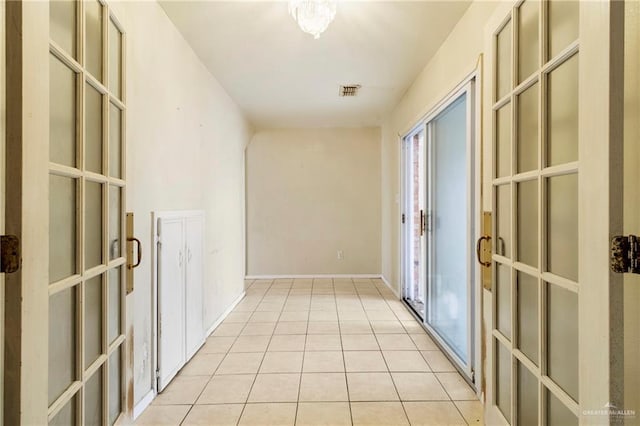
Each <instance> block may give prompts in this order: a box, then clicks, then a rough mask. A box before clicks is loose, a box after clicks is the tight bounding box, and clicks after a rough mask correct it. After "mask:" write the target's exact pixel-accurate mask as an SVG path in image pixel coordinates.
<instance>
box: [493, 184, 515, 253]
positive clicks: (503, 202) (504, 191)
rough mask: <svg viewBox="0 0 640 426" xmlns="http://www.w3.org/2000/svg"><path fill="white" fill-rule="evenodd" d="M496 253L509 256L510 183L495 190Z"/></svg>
mask: <svg viewBox="0 0 640 426" xmlns="http://www.w3.org/2000/svg"><path fill="white" fill-rule="evenodd" d="M496 234H497V235H498V239H497V241H496V242H495V243H494V247H495V252H496V254H499V255H502V256H505V257H511V185H502V186H499V187H497V190H496Z"/></svg>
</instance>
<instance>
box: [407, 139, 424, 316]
mask: <svg viewBox="0 0 640 426" xmlns="http://www.w3.org/2000/svg"><path fill="white" fill-rule="evenodd" d="M425 145H426V144H425V132H424V131H423V130H421V131H419V132H418V133H416V134H414V135H413V136H410V138H409V139H407V140H406V147H407V149H406V162H407V176H406V179H407V188H408V191H407V195H408V196H407V199H406V202H407V211H408V212H409V214H408V215H407V218H408V220H407V225H408V226H407V228H406V232H407V234H406V241H407V254H408V256H407V257H408V262H407V272H406V273H407V282H406V284H407V285H406V290H405V294H404V298H405V300H406V301H407V303H408V304H409V305H411V307H412V308H413V309H414V310H415V311H416V313H417V314H418V315H419V316H420V318H424V311H425V291H426V284H425V279H426V278H425V271H426V268H425V267H424V266H425V265H424V259H425V258H426V255H425V253H426V248H425V238H424V237H423V233H422V224H423V219H422V218H426V211H427V207H426V200H425V191H423V189H424V186H423V185H422V184H421V182H426V176H425V161H424V158H425Z"/></svg>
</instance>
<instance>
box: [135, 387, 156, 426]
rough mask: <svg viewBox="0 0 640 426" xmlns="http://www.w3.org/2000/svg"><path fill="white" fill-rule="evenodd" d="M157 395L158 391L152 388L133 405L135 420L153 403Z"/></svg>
mask: <svg viewBox="0 0 640 426" xmlns="http://www.w3.org/2000/svg"><path fill="white" fill-rule="evenodd" d="M155 397H156V393H155V392H154V391H153V389H151V390H150V391H149V392H148V393H147V394H146V395H145V396H144V397H143V398H142V399H141V400H140V402H138V403H137V404H136V405H135V406H134V407H133V420H135V419H137V418H138V417H140V414H142V412H143V411H144V410H146V409H147V407H148V406H149V405H150V404H151V402H152V401H153V399H154V398H155Z"/></svg>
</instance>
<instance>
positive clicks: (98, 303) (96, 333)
mask: <svg viewBox="0 0 640 426" xmlns="http://www.w3.org/2000/svg"><path fill="white" fill-rule="evenodd" d="M84 290H85V295H84V318H85V324H84V367H85V368H88V367H89V366H90V365H91V364H93V362H94V361H95V360H96V359H97V358H98V356H99V355H100V354H101V353H102V275H98V276H97V277H93V278H91V279H90V280H88V281H87V282H86V283H85V284H84Z"/></svg>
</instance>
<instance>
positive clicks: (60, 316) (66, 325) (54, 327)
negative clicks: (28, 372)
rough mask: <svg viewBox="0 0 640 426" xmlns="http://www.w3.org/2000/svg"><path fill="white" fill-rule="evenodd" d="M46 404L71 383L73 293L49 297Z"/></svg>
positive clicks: (68, 292)
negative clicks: (47, 388) (47, 395)
mask: <svg viewBox="0 0 640 426" xmlns="http://www.w3.org/2000/svg"><path fill="white" fill-rule="evenodd" d="M49 335H50V336H52V337H53V336H55V338H52V339H50V341H49V405H51V404H52V403H53V402H54V401H55V400H56V399H57V398H58V397H59V396H60V395H62V393H63V392H64V391H65V390H66V389H67V388H68V387H69V385H70V384H71V383H72V382H73V381H74V380H75V378H76V375H75V370H76V359H75V358H76V291H75V288H68V289H66V290H62V291H60V292H58V293H56V294H54V295H53V296H51V297H50V298H49Z"/></svg>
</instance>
